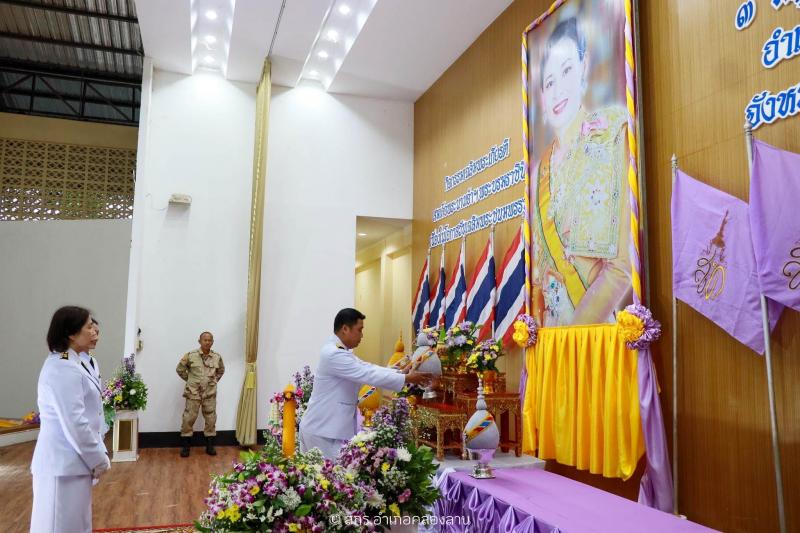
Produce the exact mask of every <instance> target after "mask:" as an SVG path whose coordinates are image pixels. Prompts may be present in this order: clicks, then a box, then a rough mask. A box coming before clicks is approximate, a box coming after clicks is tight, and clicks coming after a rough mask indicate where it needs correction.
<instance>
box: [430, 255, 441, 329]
mask: <svg viewBox="0 0 800 533" xmlns="http://www.w3.org/2000/svg"><path fill="white" fill-rule="evenodd" d="M431 302H432V303H431V317H430V319H429V320H428V325H429V326H431V327H437V326H439V325H440V324H444V305H445V303H444V246H442V259H441V261H440V262H439V279H438V280H437V281H436V286H435V287H434V288H433V292H432V293H431Z"/></svg>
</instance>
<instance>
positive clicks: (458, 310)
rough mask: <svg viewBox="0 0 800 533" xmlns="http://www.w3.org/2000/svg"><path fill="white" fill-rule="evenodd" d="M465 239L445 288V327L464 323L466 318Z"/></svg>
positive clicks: (462, 241) (462, 240)
mask: <svg viewBox="0 0 800 533" xmlns="http://www.w3.org/2000/svg"><path fill="white" fill-rule="evenodd" d="M465 241H466V239H461V251H460V252H458V259H457V260H456V266H455V268H453V276H452V277H451V278H450V284H449V285H448V287H447V295H446V296H445V302H447V310H446V311H445V314H444V324H445V327H448V328H449V327H450V326H452V325H453V324H458V323H459V322H463V321H464V317H466V316H467V274H466V268H465V266H464V263H465V262H466V258H465V257H466V256H465V254H466V244H465Z"/></svg>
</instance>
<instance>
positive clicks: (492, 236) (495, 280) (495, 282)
mask: <svg viewBox="0 0 800 533" xmlns="http://www.w3.org/2000/svg"><path fill="white" fill-rule="evenodd" d="M489 237H490V238H491V239H492V256H493V258H494V224H492V225H491V228H490V229H489ZM487 259H488V258H487ZM495 268H497V265H496V264H495ZM495 276H496V274H495ZM494 287H495V295H494V302H492V306H493V307H494V306H495V305H496V304H497V292H496V291H497V278H496V277H495V279H494ZM496 318H497V317H496V316H494V313H492V337H491V338H492V339H494V321H495V319H496Z"/></svg>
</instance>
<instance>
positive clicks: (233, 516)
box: [225, 504, 242, 522]
mask: <svg viewBox="0 0 800 533" xmlns="http://www.w3.org/2000/svg"><path fill="white" fill-rule="evenodd" d="M225 516H227V517H228V520H230V521H231V522H236V521H238V520H239V519H240V518H241V517H242V516H241V514H239V506H238V505H236V504H234V505H231V506H230V507H228V509H227V510H226V511H225Z"/></svg>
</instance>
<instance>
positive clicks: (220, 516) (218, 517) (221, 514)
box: [217, 511, 225, 520]
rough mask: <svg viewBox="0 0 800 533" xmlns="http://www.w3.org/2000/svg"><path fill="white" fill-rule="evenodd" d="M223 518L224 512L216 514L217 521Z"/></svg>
mask: <svg viewBox="0 0 800 533" xmlns="http://www.w3.org/2000/svg"><path fill="white" fill-rule="evenodd" d="M223 518H225V511H220V512H218V513H217V520H222V519H223Z"/></svg>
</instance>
